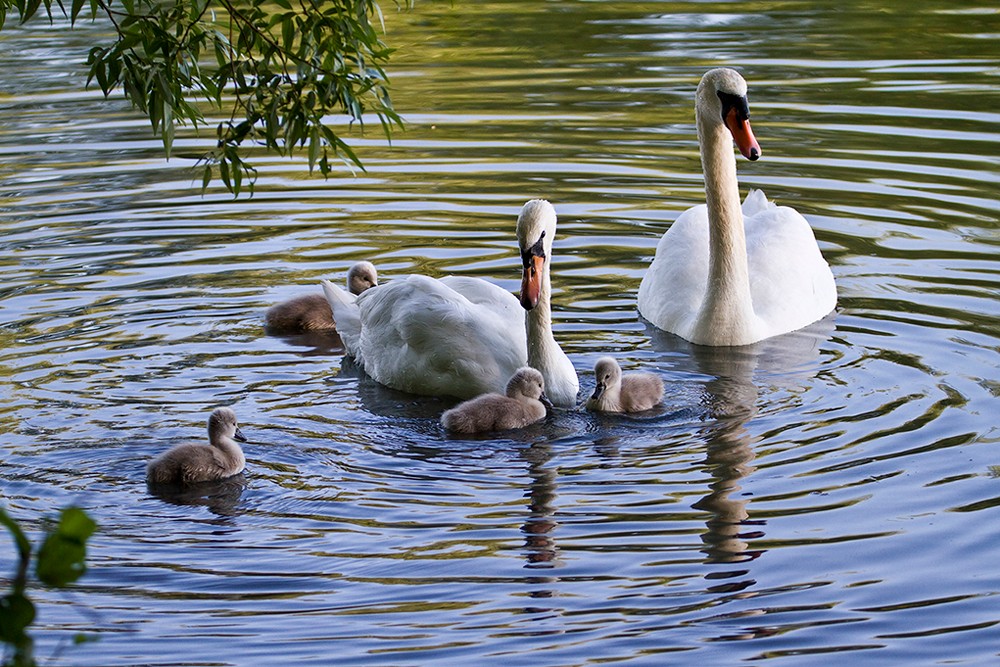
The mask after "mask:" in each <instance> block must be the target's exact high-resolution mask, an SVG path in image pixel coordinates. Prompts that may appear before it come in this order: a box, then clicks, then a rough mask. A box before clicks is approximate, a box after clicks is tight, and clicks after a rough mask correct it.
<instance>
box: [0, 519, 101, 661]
mask: <svg viewBox="0 0 1000 667" xmlns="http://www.w3.org/2000/svg"><path fill="white" fill-rule="evenodd" d="M0 525H2V526H4V527H6V528H7V530H8V531H9V532H10V534H11V536H12V537H13V538H14V547H15V548H16V550H17V570H16V572H15V573H14V577H13V578H12V579H11V587H10V592H8V593H7V594H6V595H4V596H3V597H0V641H2V642H3V643H4V644H6V645H7V647H8V654H9V655H8V656H6V657H5V659H4V662H3V666H4V667H8V665H9V666H10V667H32V666H34V665H35V664H36V663H35V659H34V655H33V654H34V641H33V640H32V638H31V635H30V634H29V633H28V628H29V627H30V626H31V624H32V623H34V622H35V605H34V603H33V602H32V601H31V599H30V598H29V597H28V592H27V588H28V572H29V569H30V566H31V543H30V542H29V541H28V538H27V536H26V535H25V534H24V531H23V530H21V527H20V526H19V525H18V524H17V522H15V521H14V520H13V519H12V518H10V516H9V515H8V514H7V513H6V512H5V511H4V510H3V508H0ZM96 529H97V524H95V523H94V521H93V519H91V518H90V517H89V516H88V515H87V513H86V512H84V511H83V510H82V509H80V508H78V507H68V508H66V509H64V510H63V511H62V513H61V514H60V515H59V520H58V522H57V523H56V524H55V525H53V526H50V527H49V529H48V530H47V531H46V535H45V539H44V540H43V541H42V546H41V547H40V548H39V549H38V554H37V555H36V558H35V576H37V577H38V580H39V581H41V582H42V583H43V584H45V585H46V586H52V587H55V588H63V587H66V586H68V585H69V584H71V583H73V582H74V581H76V580H77V579H79V578H80V577H81V576H82V575H83V573H84V572H85V571H86V569H87V567H86V564H85V559H86V555H87V540H88V539H89V538H90V536H91V535H93V534H94V531H95V530H96Z"/></svg>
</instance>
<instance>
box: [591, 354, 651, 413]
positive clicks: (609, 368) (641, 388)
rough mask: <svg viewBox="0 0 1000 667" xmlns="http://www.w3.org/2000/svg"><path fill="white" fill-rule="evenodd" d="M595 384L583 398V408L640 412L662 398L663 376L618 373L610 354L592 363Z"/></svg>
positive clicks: (615, 363)
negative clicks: (585, 400)
mask: <svg viewBox="0 0 1000 667" xmlns="http://www.w3.org/2000/svg"><path fill="white" fill-rule="evenodd" d="M594 375H595V376H597V387H595V388H594V393H593V394H592V395H591V397H590V398H589V399H588V400H587V409H588V410H596V411H598V412H642V411H643V410H649V409H650V408H652V407H653V406H654V405H656V404H657V403H659V402H660V401H661V400H662V399H663V380H661V379H660V377H659V376H658V375H655V374H653V373H640V372H632V373H624V374H623V373H622V369H621V366H619V365H618V362H617V361H615V360H614V359H612V358H611V357H601V358H600V359H598V360H597V363H596V364H595V365H594Z"/></svg>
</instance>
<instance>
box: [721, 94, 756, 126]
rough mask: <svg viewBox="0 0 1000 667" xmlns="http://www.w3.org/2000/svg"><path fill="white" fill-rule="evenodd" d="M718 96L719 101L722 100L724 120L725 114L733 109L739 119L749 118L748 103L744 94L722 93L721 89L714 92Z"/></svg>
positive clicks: (723, 118) (724, 118)
mask: <svg viewBox="0 0 1000 667" xmlns="http://www.w3.org/2000/svg"><path fill="white" fill-rule="evenodd" d="M716 95H718V96H719V101H720V102H722V120H723V121H725V120H726V116H728V115H729V112H730V111H733V110H734V109H735V111H736V115H737V117H738V118H739V119H740V120H749V119H750V105H749V104H748V103H747V98H746V96H745V95H734V94H733V93H724V92H722V91H721V90H720V91H717V92H716Z"/></svg>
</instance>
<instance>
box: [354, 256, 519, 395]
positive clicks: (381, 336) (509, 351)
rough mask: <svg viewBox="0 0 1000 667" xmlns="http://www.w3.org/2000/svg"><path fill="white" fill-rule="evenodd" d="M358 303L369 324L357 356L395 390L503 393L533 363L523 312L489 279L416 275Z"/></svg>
mask: <svg viewBox="0 0 1000 667" xmlns="http://www.w3.org/2000/svg"><path fill="white" fill-rule="evenodd" d="M454 287H459V288H462V289H464V290H466V291H468V292H469V293H470V294H471V295H472V296H473V298H474V299H475V300H476V301H472V300H470V299H469V298H467V297H466V296H464V295H463V294H462V293H461V292H459V291H457V290H456V289H454ZM357 305H358V309H359V314H360V321H361V322H363V326H362V327H361V333H360V338H359V341H358V346H357V351H356V353H352V354H354V356H355V357H358V356H360V358H361V359H362V360H363V364H364V368H365V371H366V372H367V373H368V374H369V375H370V376H371V377H372V378H374V379H375V380H376V381H378V382H381V383H382V384H385V385H387V386H390V387H393V388H395V389H399V390H401V391H407V392H410V393H414V394H425V395H434V396H440V395H443V396H456V397H458V398H469V397H472V396H477V395H479V394H482V393H485V392H489V391H501V390H502V389H503V387H504V386H505V384H506V382H507V378H509V377H510V376H511V375H512V374H513V373H514V371H516V370H517V369H518V368H520V367H521V366H523V365H525V363H526V362H527V340H526V338H525V333H524V311H523V310H522V309H521V306H520V304H519V303H518V302H517V299H516V298H515V297H514V296H513V295H512V294H510V293H509V292H506V291H505V290H503V289H501V288H499V287H497V286H496V285H492V284H491V283H488V282H486V281H483V280H479V279H472V278H465V279H462V280H454V279H449V280H447V281H445V280H435V279H433V278H428V277H427V276H420V275H413V276H409V277H408V278H406V279H405V280H398V281H395V282H393V283H390V284H388V285H381V286H379V287H378V288H376V289H372V290H368V291H366V292H365V293H364V294H362V295H361V297H359V298H358V301H357ZM345 344H346V341H345Z"/></svg>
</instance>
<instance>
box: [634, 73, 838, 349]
mask: <svg viewBox="0 0 1000 667" xmlns="http://www.w3.org/2000/svg"><path fill="white" fill-rule="evenodd" d="M695 117H696V123H697V128H698V142H699V147H700V152H701V164H702V170H703V172H704V178H705V199H706V204H705V205H701V206H696V207H694V208H692V209H690V210H688V211H685V212H684V213H683V214H681V216H679V217H678V218H677V220H676V221H675V222H674V224H673V225H671V227H670V229H668V230H667V232H666V233H665V234H664V235H663V237H662V238H661V240H660V243H659V244H658V245H657V249H656V256H655V258H654V260H653V263H652V264H651V265H650V267H649V270H648V271H647V272H646V275H645V276H644V277H643V280H642V283H641V284H640V286H639V298H638V303H639V312H640V313H641V314H642V315H643V317H645V318H646V319H648V320H649V321H650V322H652V323H653V324H654V325H655V326H656V327H658V328H660V329H663V330H665V331H669V332H671V333H675V334H677V335H679V336H681V337H682V338H685V339H686V340H689V341H691V342H693V343H698V344H702V345H720V346H724V345H728V346H735V345H747V344H750V343H755V342H757V341H759V340H762V339H764V338H768V337H770V336H775V335H778V334H782V333H787V332H789V331H794V330H796V329H800V328H802V327H804V326H806V325H808V324H811V323H812V322H815V321H816V320H819V319H821V318H822V317H824V316H825V315H826V314H827V313H829V312H830V311H831V310H833V308H834V306H835V305H836V300H837V294H836V286H835V284H834V280H833V274H832V273H831V272H830V267H829V266H828V265H827V263H826V261H825V260H823V257H822V255H821V254H820V252H819V247H818V246H817V244H816V239H815V236H814V235H813V232H812V229H811V228H810V226H809V223H808V222H807V221H806V220H805V218H803V217H802V216H801V215H799V214H798V213H797V212H796V211H794V210H793V209H791V208H788V207H785V206H780V207H779V206H775V205H774V204H771V203H769V202H768V201H767V198H766V197H764V195H763V193H761V192H759V191H752V192H751V193H750V194H748V195H747V199H746V201H745V202H744V203H743V205H742V206H741V205H740V195H739V183H738V181H737V178H736V157H735V155H734V154H733V150H732V145H733V142H735V143H736V146H737V148H739V150H740V152H741V153H742V154H743V156H744V157H746V158H747V159H749V160H751V161H754V160H757V159H758V158H759V157H760V155H761V149H760V145H759V144H758V143H757V140H756V138H755V137H754V134H753V131H752V130H751V128H750V113H749V105H748V103H747V84H746V81H745V80H744V79H743V77H742V76H740V74H739V73H738V72H736V71H735V70H733V69H729V68H718V69H713V70H710V71H709V72H707V73H706V74H705V75H704V77H702V80H701V83H700V84H699V85H698V90H697V92H696V94H695Z"/></svg>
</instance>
